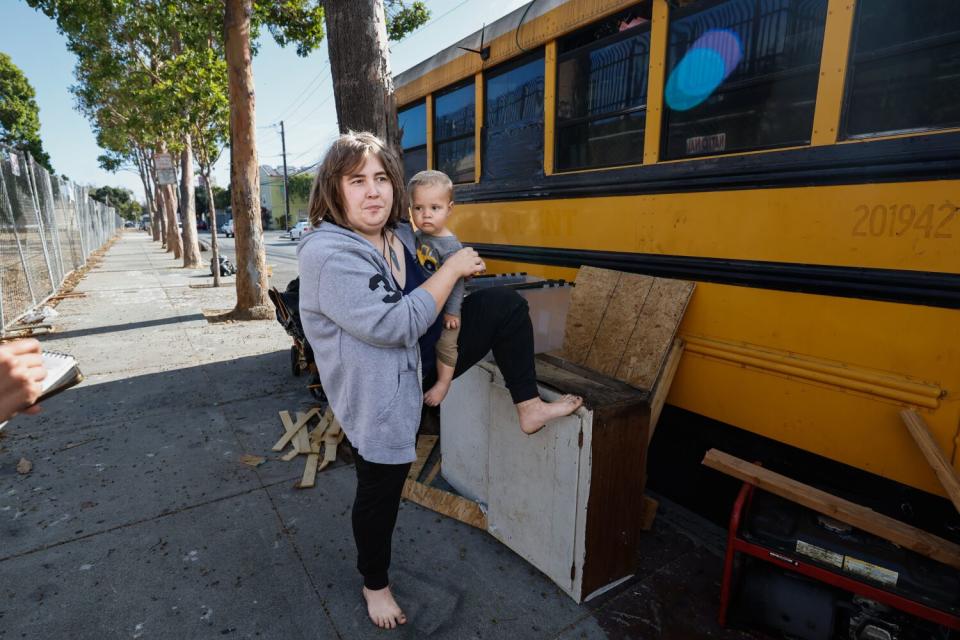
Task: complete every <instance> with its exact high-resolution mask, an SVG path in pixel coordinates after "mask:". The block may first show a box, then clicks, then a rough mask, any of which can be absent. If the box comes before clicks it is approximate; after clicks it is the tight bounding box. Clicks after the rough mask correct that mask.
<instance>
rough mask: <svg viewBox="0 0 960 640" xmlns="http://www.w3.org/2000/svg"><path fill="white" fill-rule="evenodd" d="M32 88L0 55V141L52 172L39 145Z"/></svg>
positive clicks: (37, 112)
mask: <svg viewBox="0 0 960 640" xmlns="http://www.w3.org/2000/svg"><path fill="white" fill-rule="evenodd" d="M35 98H36V93H34V90H33V86H32V85H31V84H30V81H29V80H27V77H26V76H25V75H23V71H21V70H20V68H19V67H18V66H17V65H15V64H13V60H12V59H11V58H10V56H8V55H7V54H5V53H0V142H3V143H4V144H7V145H10V146H12V147H16V148H17V149H22V150H24V151H28V152H29V153H30V155H32V156H33V159H34V160H36V161H37V162H39V163H40V164H41V165H43V166H44V167H45V168H46V169H47V171H49V172H50V173H54V171H53V167H52V166H51V164H50V156H49V155H47V152H46V151H44V150H43V144H42V143H41V142H40V107H38V106H37V101H36V100H35Z"/></svg>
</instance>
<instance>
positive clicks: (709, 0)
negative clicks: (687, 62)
mask: <svg viewBox="0 0 960 640" xmlns="http://www.w3.org/2000/svg"><path fill="white" fill-rule="evenodd" d="M729 1H730V0H699V1H696V0H694V1H692V2H690V3H689V4H686V5H684V6H682V7H679V8H676V9H674V8H672V7H671V9H670V11H669V12H668V15H667V29H666V30H667V33H666V44H665V49H664V57H663V74H664V88H666V81H667V78H668V77H669V74H670V66H669V61H670V55H669V54H670V27H671V26H672V25H673V22H674V20H682V19H683V18H686V17H689V16H691V15H694V14H697V13H700V12H701V11H709V10H711V9H713V8H714V7H717V6H719V5H721V4H723V3H725V2H729ZM825 1H826V3H827V6H826V13H825V16H824V22H823V35H822V36H821V43H820V56H819V57H818V58H817V61H816V62H815V63H812V64H810V65H805V66H803V67H798V68H796V69H791V70H790V71H789V72H788V73H786V74H782V72H781V74H782V75H780V76H779V77H781V78H789V77H791V76H794V75H798V74H799V73H800V72H802V71H804V70H806V69H808V68H815V69H816V73H817V76H819V75H820V74H821V73H822V72H823V62H824V60H823V49H824V47H825V45H826V35H827V33H826V27H827V23H828V21H829V18H830V0H825ZM770 75H774V76H776V75H777V74H764V76H770ZM740 82H741V84H745V86H749V84H750V83H744V81H740ZM721 86H722V85H721ZM819 88H820V87H819V84H818V86H817V89H816V90H815V91H814V93H813V113H812V114H811V118H810V130H809V131H808V133H807V136H806V138H805V139H804V140H802V141H792V142H787V143H779V144H768V145H760V146H756V147H751V148H747V149H736V150H733V151H721V152H707V153H703V154H694V155H688V156H685V157H682V158H671V157H669V156H668V148H669V141H670V135H669V131H670V123H669V120H668V115H669V107H668V106H667V100H666V93H664V96H663V99H662V101H661V113H660V140H659V144H660V148H659V154H658V161H657V162H658V164H659V163H661V162H688V161H691V160H701V159H705V158H723V157H727V156H736V155H744V154H753V153H769V152H773V151H782V150H785V149H804V148H807V147H811V146H813V137H814V124H815V119H816V108H817V105H818V104H819V101H820V95H819Z"/></svg>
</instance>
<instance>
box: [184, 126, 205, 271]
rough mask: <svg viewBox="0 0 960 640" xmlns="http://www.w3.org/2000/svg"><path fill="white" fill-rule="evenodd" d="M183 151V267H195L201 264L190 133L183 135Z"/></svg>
mask: <svg viewBox="0 0 960 640" xmlns="http://www.w3.org/2000/svg"><path fill="white" fill-rule="evenodd" d="M183 145H184V146H183V151H182V152H181V153H180V219H181V221H182V223H183V267H184V268H185V269H197V268H199V267H201V266H203V262H202V261H201V260H200V245H199V244H198V243H197V209H196V199H195V197H194V187H193V179H194V176H193V146H192V144H191V139H190V134H189V133H187V134H185V135H184V136H183Z"/></svg>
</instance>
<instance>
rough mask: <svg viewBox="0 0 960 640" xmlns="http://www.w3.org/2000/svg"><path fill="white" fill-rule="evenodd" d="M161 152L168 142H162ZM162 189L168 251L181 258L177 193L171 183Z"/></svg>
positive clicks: (164, 151)
mask: <svg viewBox="0 0 960 640" xmlns="http://www.w3.org/2000/svg"><path fill="white" fill-rule="evenodd" d="M159 152H160V153H167V145H166V143H161V144H160V148H159ZM160 191H161V192H162V193H163V204H164V209H165V210H166V219H167V234H166V237H165V240H166V243H167V253H170V252H173V257H174V258H176V259H177V260H179V259H180V258H181V257H182V256H183V242H182V240H181V238H180V230H179V229H178V228H177V194H176V190H175V189H174V188H173V185H171V184H165V185H161V187H160Z"/></svg>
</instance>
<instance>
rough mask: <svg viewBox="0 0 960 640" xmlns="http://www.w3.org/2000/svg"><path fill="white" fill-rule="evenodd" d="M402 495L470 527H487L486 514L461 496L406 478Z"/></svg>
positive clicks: (475, 504)
mask: <svg viewBox="0 0 960 640" xmlns="http://www.w3.org/2000/svg"><path fill="white" fill-rule="evenodd" d="M403 497H404V498H406V499H407V500H409V501H410V502H413V503H415V504H418V505H420V506H421V507H424V508H426V509H430V510H431V511H435V512H437V513H439V514H441V515H445V516H447V517H448V518H453V519H454V520H459V521H460V522H462V523H464V524H468V525H470V526H471V527H476V528H477V529H482V530H484V531H486V529H487V516H486V514H484V513H483V511H482V510H481V509H480V505H479V504H477V503H476V502H473V501H472V500H467V499H466V498H464V497H462V496H458V495H454V494H452V493H449V492H447V491H441V490H440V489H435V488H433V487H428V486H427V485H425V484H423V483H422V482H414V481H413V480H407V481H406V482H405V483H404V485H403Z"/></svg>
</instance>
